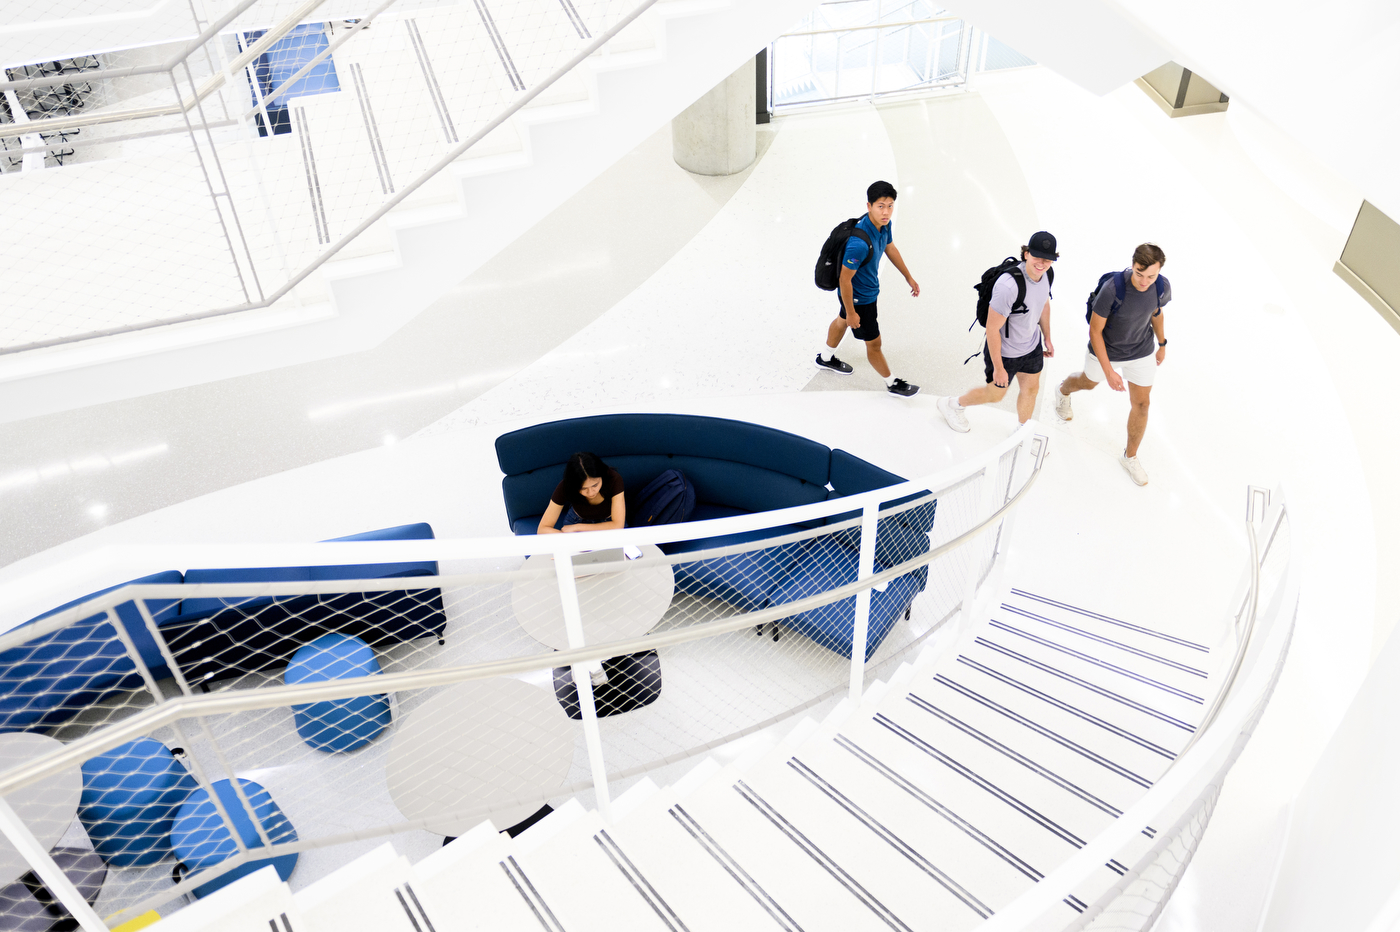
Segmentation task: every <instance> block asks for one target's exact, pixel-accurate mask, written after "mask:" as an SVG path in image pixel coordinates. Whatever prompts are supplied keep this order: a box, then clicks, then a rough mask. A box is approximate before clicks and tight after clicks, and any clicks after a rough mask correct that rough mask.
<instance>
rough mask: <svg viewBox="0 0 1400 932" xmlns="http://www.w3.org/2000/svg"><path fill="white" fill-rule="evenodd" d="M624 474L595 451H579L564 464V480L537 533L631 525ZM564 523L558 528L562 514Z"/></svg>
mask: <svg viewBox="0 0 1400 932" xmlns="http://www.w3.org/2000/svg"><path fill="white" fill-rule="evenodd" d="M623 497H624V496H623V491H622V476H621V475H619V474H618V471H617V470H616V469H610V468H609V467H608V465H607V464H606V463H604V462H603V461H602V460H600V459H599V458H598V457H597V456H595V455H594V454H592V453H575V454H574V455H573V456H571V457H569V462H568V463H567V464H566V465H565V466H564V481H563V482H560V483H559V484H558V485H557V486H555V487H554V494H553V495H551V496H550V497H549V507H548V508H546V509H545V511H544V516H543V517H542V518H540V526H539V528H538V529H537V531H536V533H539V534H559V533H565V532H570V531H612V530H616V529H618V528H623V527H626V526H627V504H626V502H624V501H623ZM566 508H567V509H568V511H567V513H565V514H564V526H563V527H562V528H556V527H555V526H554V525H555V524H556V523H557V522H558V521H559V515H560V514H561V513H563V512H564V510H565V509H566Z"/></svg>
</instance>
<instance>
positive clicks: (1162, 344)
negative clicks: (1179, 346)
mask: <svg viewBox="0 0 1400 932" xmlns="http://www.w3.org/2000/svg"><path fill="white" fill-rule="evenodd" d="M1157 345H1158V346H1166V345H1167V341H1166V340H1163V341H1162V342H1161V343H1158V344H1157Z"/></svg>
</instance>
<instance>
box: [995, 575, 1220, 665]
mask: <svg viewBox="0 0 1400 932" xmlns="http://www.w3.org/2000/svg"><path fill="white" fill-rule="evenodd" d="M1011 594H1012V595H1019V596H1020V597H1021V598H1023V599H1031V600H1033V601H1036V602H1040V603H1041V604H1043V605H1053V606H1055V607H1056V608H1062V609H1064V610H1065V611H1067V612H1075V613H1077V614H1080V615H1083V616H1084V617H1085V618H1093V619H1096V620H1098V621H1102V622H1104V623H1105V624H1110V625H1117V626H1118V627H1120V628H1126V629H1127V630H1129V631H1136V632H1138V633H1139V634H1145V635H1147V636H1148V637H1154V638H1158V639H1160V640H1163V641H1170V642H1171V643H1173V644H1180V645H1181V646H1182V647H1189V648H1191V649H1192V650H1198V651H1200V652H1201V653H1203V654H1208V653H1210V648H1209V647H1206V646H1205V645H1204V644H1197V643H1196V642H1195V641H1188V640H1186V639H1185V638H1179V637H1177V636H1176V635H1173V634H1166V633H1164V632H1161V631H1153V630H1152V629H1151V628H1144V627H1143V626H1142V625H1135V624H1130V623H1129V622H1126V621H1122V620H1120V619H1118V618H1110V617H1109V616H1107V615H1100V614H1099V613H1098V612H1091V611H1089V610H1088V609H1084V608H1080V607H1079V606H1077V605H1070V604H1069V603H1067V602H1056V601H1055V600H1054V599H1047V598H1046V597H1045V596H1043V595H1036V594H1035V593H1033V592H1027V591H1026V590H1024V589H1012V590H1011Z"/></svg>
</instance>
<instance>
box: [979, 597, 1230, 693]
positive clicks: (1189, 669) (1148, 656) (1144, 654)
mask: <svg viewBox="0 0 1400 932" xmlns="http://www.w3.org/2000/svg"><path fill="white" fill-rule="evenodd" d="M1001 607H1002V610H1003V611H1008V612H1012V613H1014V614H1017V615H1020V616H1021V617H1022V618H1029V619H1031V620H1032V621H1038V622H1040V623H1041V624H1043V625H1049V626H1050V627H1052V628H1059V629H1060V630H1061V631H1068V632H1069V633H1070V634H1077V635H1079V636H1080V637H1082V638H1088V639H1089V640H1091V641H1094V642H1095V643H1098V644H1103V645H1106V646H1108V647H1114V648H1117V649H1118V650H1121V651H1123V652H1125V653H1129V654H1132V655H1133V656H1135V657H1141V658H1143V659H1144V660H1151V661H1152V662H1153V663H1160V664H1162V665H1163V666H1167V667H1171V668H1172V669H1173V670H1180V671H1181V672H1183V673H1189V674H1191V675H1192V676H1199V677H1201V678H1202V679H1205V678H1206V677H1207V676H1208V675H1209V674H1207V673H1206V671H1204V670H1198V669H1197V668H1195V667H1193V666H1189V665H1187V664H1184V663H1178V662H1176V661H1175V660H1172V659H1170V658H1168V657H1163V656H1162V655H1161V654H1154V653H1152V652H1151V651H1146V650H1139V649H1138V648H1136V647H1133V646H1131V645H1129V644H1124V643H1123V642H1122V641H1115V640H1113V638H1106V637H1103V636H1101V635H1098V634H1094V633H1093V632H1092V631H1085V630H1084V629H1083V628H1076V627H1075V626H1074V625H1067V624H1065V623H1064V622H1063V621H1055V620H1054V619H1053V618H1046V617H1045V616H1044V615H1037V614H1036V613H1035V612H1028V611H1026V610H1025V609H1023V608H1017V607H1016V606H1014V605H1007V604H1005V603H1002V606H1001Z"/></svg>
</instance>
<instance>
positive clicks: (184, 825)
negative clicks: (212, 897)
mask: <svg viewBox="0 0 1400 932" xmlns="http://www.w3.org/2000/svg"><path fill="white" fill-rule="evenodd" d="M238 782H239V785H240V786H242V787H243V793H244V794H245V795H246V796H247V797H248V803H249V805H251V806H252V807H253V813H254V814H255V815H256V816H257V820H258V823H259V824H260V825H262V827H263V831H264V832H266V833H267V837H268V840H269V841H271V842H272V843H273V844H274V845H277V844H290V843H291V842H294V841H296V840H297V832H296V829H294V828H292V823H291V822H289V821H288V820H287V817H286V816H285V815H283V814H282V810H281V809H280V808H279V807H278V805H277V803H275V802H273V800H272V796H271V795H270V794H269V793H268V792H267V790H265V789H263V787H262V785H261V784H258V783H254V782H253V781H252V780H243V779H240V780H239V781H238ZM214 792H215V793H218V794H219V802H220V803H222V804H223V807H224V810H225V811H226V812H227V813H228V814H229V818H231V819H232V820H233V824H234V827H235V828H237V829H238V837H239V838H241V839H243V844H244V845H246V846H247V847H248V848H249V849H250V850H251V849H253V848H261V847H262V846H263V843H262V839H261V838H259V837H258V830H257V829H256V828H255V827H254V826H253V820H252V818H250V817H249V814H248V810H247V808H245V807H244V805H243V802H242V800H240V799H239V798H238V792H237V791H236V790H235V789H234V788H233V783H232V782H231V781H229V780H219V781H218V782H216V783H215V784H214ZM170 844H171V847H172V848H174V850H175V856H176V857H177V858H179V859H180V861H181V863H182V864H184V866H185V870H186V872H188V873H189V874H197V873H199V872H200V871H202V870H208V869H209V868H211V867H213V866H214V865H216V864H219V863H221V862H223V861H226V860H228V859H229V858H230V857H232V856H233V855H234V854H236V853H237V852H238V847H237V845H235V844H234V841H233V836H232V835H231V834H229V830H228V826H227V825H226V824H225V823H224V820H223V819H222V818H220V817H219V810H218V809H216V808H215V807H214V803H213V801H212V800H211V799H210V798H209V794H208V793H207V792H205V791H204V790H203V789H198V790H195V791H194V792H193V793H191V794H190V798H189V799H188V800H187V801H186V802H185V804H184V805H183V806H181V807H180V811H179V813H178V814H177V815H176V816H175V825H174V827H173V828H172V829H171V830H170ZM269 864H271V865H272V866H273V867H275V868H277V876H278V877H280V878H282V879H283V880H286V879H287V878H288V877H291V876H292V868H294V867H296V866H297V855H296V853H295V852H293V853H291V854H282V855H278V856H277V857H272V858H261V859H259V860H255V861H249V862H247V863H246V864H240V865H239V866H238V867H235V868H234V869H233V870H231V871H229V872H228V873H227V874H223V875H222V876H219V877H216V878H215V879H213V880H211V881H209V882H208V883H205V884H201V885H200V886H198V887H195V888H194V895H195V896H197V897H204V896H208V895H209V894H211V893H213V892H214V891H215V890H218V889H219V888H221V887H226V886H228V885H229V884H231V883H233V882H234V881H235V880H237V879H238V878H240V877H242V876H244V875H245V874H251V873H253V872H254V871H257V870H261V869H262V868H264V867H266V866H267V865H269Z"/></svg>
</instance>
